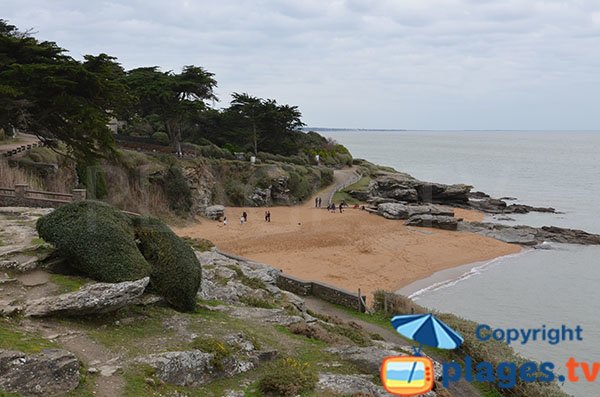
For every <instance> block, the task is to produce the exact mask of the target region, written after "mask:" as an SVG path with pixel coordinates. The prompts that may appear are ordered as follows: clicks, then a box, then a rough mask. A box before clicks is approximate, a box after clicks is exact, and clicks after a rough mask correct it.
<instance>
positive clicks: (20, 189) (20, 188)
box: [15, 183, 29, 199]
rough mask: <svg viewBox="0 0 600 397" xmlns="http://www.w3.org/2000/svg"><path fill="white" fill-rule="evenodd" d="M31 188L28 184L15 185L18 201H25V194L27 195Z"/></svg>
mask: <svg viewBox="0 0 600 397" xmlns="http://www.w3.org/2000/svg"><path fill="white" fill-rule="evenodd" d="M28 187H29V185H28V184H26V183H17V184H15V197H16V198H17V199H24V198H25V194H26V193H27V188H28Z"/></svg>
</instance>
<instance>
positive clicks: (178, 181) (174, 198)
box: [162, 166, 192, 216]
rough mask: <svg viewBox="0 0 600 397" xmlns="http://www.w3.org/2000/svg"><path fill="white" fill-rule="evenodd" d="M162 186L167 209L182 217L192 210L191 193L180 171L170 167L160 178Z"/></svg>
mask: <svg viewBox="0 0 600 397" xmlns="http://www.w3.org/2000/svg"><path fill="white" fill-rule="evenodd" d="M162 186H163V189H164V191H165V195H166V196H167V200H168V201H169V208H171V210H172V211H174V212H175V213H176V214H177V215H180V216H184V215H187V214H189V213H190V211H191V209H192V191H191V189H190V185H189V184H188V182H187V180H186V179H185V177H184V176H183V173H182V172H181V170H180V169H179V168H178V167H176V166H171V167H169V169H168V170H167V173H166V174H165V176H163V178H162Z"/></svg>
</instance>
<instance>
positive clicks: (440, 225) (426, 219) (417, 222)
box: [406, 214, 460, 230]
mask: <svg viewBox="0 0 600 397" xmlns="http://www.w3.org/2000/svg"><path fill="white" fill-rule="evenodd" d="M459 221H460V219H457V218H455V217H453V216H445V215H429V214H422V215H415V216H412V217H410V219H409V220H408V221H406V225H407V226H420V227H433V228H437V229H444V230H456V229H457V227H458V222H459Z"/></svg>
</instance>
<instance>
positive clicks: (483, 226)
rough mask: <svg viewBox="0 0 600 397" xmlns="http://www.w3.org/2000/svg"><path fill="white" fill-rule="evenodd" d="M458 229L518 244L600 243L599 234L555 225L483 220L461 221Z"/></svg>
mask: <svg viewBox="0 0 600 397" xmlns="http://www.w3.org/2000/svg"><path fill="white" fill-rule="evenodd" d="M459 230H464V231H469V232H473V233H478V234H481V235H483V236H487V237H492V238H495V239H497V240H500V241H504V242H506V243H512V244H520V245H537V244H541V243H543V242H545V241H549V242H554V243H567V244H584V245H600V235H598V234H591V233H587V232H584V231H583V230H577V229H565V228H561V227H555V226H543V227H541V228H537V227H531V226H523V225H517V226H510V225H502V224H496V223H485V222H471V223H467V222H461V223H460V224H459Z"/></svg>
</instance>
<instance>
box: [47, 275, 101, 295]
mask: <svg viewBox="0 0 600 397" xmlns="http://www.w3.org/2000/svg"><path fill="white" fill-rule="evenodd" d="M50 281H51V282H52V283H54V284H56V285H58V286H59V287H60V292H61V293H66V292H74V291H78V290H79V289H80V288H81V287H83V286H84V285H86V284H87V283H88V282H90V281H91V280H89V279H87V278H85V277H79V276H66V275H63V274H52V275H51V276H50Z"/></svg>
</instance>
